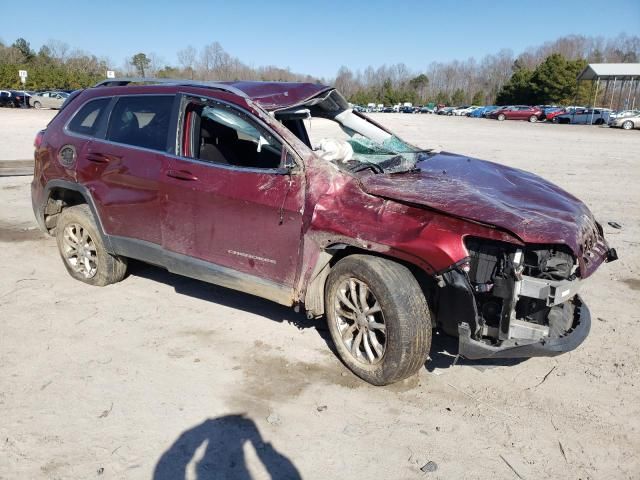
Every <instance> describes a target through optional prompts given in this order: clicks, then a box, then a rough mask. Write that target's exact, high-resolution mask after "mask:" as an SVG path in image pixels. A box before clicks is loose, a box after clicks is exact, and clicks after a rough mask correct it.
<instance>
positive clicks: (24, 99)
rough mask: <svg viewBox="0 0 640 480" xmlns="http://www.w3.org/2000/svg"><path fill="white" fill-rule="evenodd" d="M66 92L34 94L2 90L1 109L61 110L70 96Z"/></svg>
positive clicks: (0, 97) (24, 91)
mask: <svg viewBox="0 0 640 480" xmlns="http://www.w3.org/2000/svg"><path fill="white" fill-rule="evenodd" d="M69 93H70V92H68V91H65V90H46V91H40V92H32V91H26V90H9V89H7V90H0V107H5V108H56V109H58V108H60V107H62V104H63V103H64V101H65V100H66V99H67V97H68V96H69Z"/></svg>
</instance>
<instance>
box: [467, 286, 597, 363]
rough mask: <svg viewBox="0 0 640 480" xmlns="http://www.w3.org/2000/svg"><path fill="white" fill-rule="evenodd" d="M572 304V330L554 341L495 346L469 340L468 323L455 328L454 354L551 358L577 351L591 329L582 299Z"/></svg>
mask: <svg viewBox="0 0 640 480" xmlns="http://www.w3.org/2000/svg"><path fill="white" fill-rule="evenodd" d="M571 302H573V304H574V322H573V325H572V328H571V329H570V330H569V331H567V332H566V333H565V334H564V335H562V336H560V337H556V338H548V337H547V338H543V339H541V340H536V341H531V340H522V339H517V338H511V339H508V340H504V341H502V342H501V344H500V345H499V346H495V345H489V344H487V343H484V342H481V341H478V340H473V339H472V338H471V329H470V328H469V324H467V323H461V324H459V325H458V337H459V338H458V340H459V344H458V345H459V346H458V354H459V355H460V356H462V357H464V358H468V359H471V360H476V359H481V358H529V357H554V356H556V355H560V354H561V353H565V352H569V351H571V350H574V349H575V348H577V347H578V346H579V345H580V344H581V343H582V342H583V341H584V339H585V338H587V336H588V335H589V330H590V329H591V313H590V312H589V308H588V307H587V306H586V305H585V304H584V302H583V301H582V299H581V298H580V297H579V296H578V295H576V296H575V297H574V298H573V299H572V300H571Z"/></svg>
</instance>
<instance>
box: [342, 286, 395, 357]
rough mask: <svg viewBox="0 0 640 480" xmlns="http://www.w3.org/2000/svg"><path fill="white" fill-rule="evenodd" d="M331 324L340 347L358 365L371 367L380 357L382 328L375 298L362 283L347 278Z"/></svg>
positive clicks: (384, 336) (383, 337)
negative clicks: (340, 339) (340, 342)
mask: <svg viewBox="0 0 640 480" xmlns="http://www.w3.org/2000/svg"><path fill="white" fill-rule="evenodd" d="M334 308H335V314H336V315H335V321H336V325H337V327H338V331H339V332H340V336H341V338H342V342H343V344H344V346H345V347H346V348H347V350H348V352H349V354H350V355H351V356H352V357H353V358H354V360H357V361H358V362H361V363H364V364H366V365H373V364H376V363H378V362H380V360H382V357H383V356H384V353H385V350H386V345H387V334H386V324H385V321H384V315H383V314H382V309H381V307H380V304H379V303H378V300H377V299H376V297H375V295H374V294H373V292H372V291H371V289H370V288H369V287H368V285H367V284H366V283H365V282H363V281H362V280H358V279H357V278H353V277H350V278H347V279H345V280H343V281H342V282H341V283H340V284H339V286H338V288H337V290H336V297H335V300H334Z"/></svg>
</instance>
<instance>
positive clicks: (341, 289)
mask: <svg viewBox="0 0 640 480" xmlns="http://www.w3.org/2000/svg"><path fill="white" fill-rule="evenodd" d="M325 305H326V312H327V323H328V326H329V331H330V332H331V337H332V339H333V342H334V345H335V347H336V350H337V351H338V354H339V355H340V358H341V359H342V361H343V362H344V363H345V365H346V366H347V367H349V369H350V370H351V371H352V372H353V373H355V374H356V375H357V376H359V377H360V378H362V379H363V380H365V381H367V382H369V383H371V384H373V385H388V384H390V383H393V382H397V381H399V380H402V379H404V378H407V377H410V376H411V375H413V374H415V373H416V372H417V371H418V370H420V368H422V366H423V365H424V364H425V362H426V360H427V357H428V356H429V349H430V348H431V329H432V326H431V317H430V315H429V308H428V306H427V301H426V299H425V297H424V294H423V293H422V290H421V288H420V285H419V284H418V282H417V280H416V278H415V277H414V276H413V274H412V273H411V272H410V271H409V269H408V268H407V267H405V266H404V265H401V264H399V263H396V262H393V261H391V260H387V259H384V258H379V257H372V256H368V255H351V256H348V257H346V258H344V259H342V260H340V261H339V262H338V263H337V264H336V265H335V266H334V267H333V268H332V269H331V273H330V274H329V278H328V279H327V287H326V290H325Z"/></svg>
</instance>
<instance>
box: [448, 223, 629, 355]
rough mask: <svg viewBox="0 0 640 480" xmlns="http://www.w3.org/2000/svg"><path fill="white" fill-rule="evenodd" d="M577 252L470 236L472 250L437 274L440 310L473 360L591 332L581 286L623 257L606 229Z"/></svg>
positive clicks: (555, 346) (555, 347)
mask: <svg viewBox="0 0 640 480" xmlns="http://www.w3.org/2000/svg"><path fill="white" fill-rule="evenodd" d="M596 235H597V237H598V239H597V240H596V241H594V242H592V243H589V244H586V245H585V246H584V251H583V254H582V256H581V258H576V257H575V256H574V255H573V253H572V252H571V250H570V249H569V248H567V247H566V246H563V245H527V246H518V245H514V244H509V243H503V242H496V241H491V240H485V239H480V238H474V237H467V238H466V239H465V246H466V248H467V251H468V252H469V257H468V258H467V259H465V260H463V261H462V262H458V263H457V264H456V265H455V266H454V267H453V268H451V269H449V270H447V271H446V272H443V273H442V274H441V275H440V276H439V286H440V288H439V289H438V293H437V297H436V300H437V301H436V305H437V307H436V309H437V316H438V318H439V320H440V322H441V324H442V327H443V329H444V330H445V332H447V333H449V334H452V335H458V337H459V352H458V353H459V354H460V355H461V356H463V357H465V358H469V359H479V358H490V357H491V358H524V357H534V356H554V355H558V354H560V353H563V352H567V351H570V350H573V349H575V348H576V347H577V346H578V345H580V344H581V343H582V342H583V340H584V339H585V338H586V337H587V335H588V334H589V329H590V325H591V318H590V313H589V309H588V308H587V306H586V305H585V304H584V302H583V301H582V299H581V298H580V296H579V295H578V292H579V290H580V286H581V283H582V281H583V279H584V278H586V276H588V275H589V274H590V273H592V272H593V271H594V270H595V268H597V266H598V265H599V264H600V263H602V262H603V261H612V260H615V259H616V258H617V256H616V253H615V250H613V249H610V248H609V247H608V246H607V244H606V242H605V241H604V238H603V237H602V234H601V232H598V233H597V234H596Z"/></svg>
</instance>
